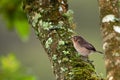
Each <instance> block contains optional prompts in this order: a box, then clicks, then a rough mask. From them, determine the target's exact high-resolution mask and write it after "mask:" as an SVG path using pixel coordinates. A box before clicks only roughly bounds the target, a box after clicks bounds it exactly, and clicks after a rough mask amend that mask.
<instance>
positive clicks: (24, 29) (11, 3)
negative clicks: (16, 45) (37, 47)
mask: <svg viewBox="0 0 120 80" xmlns="http://www.w3.org/2000/svg"><path fill="white" fill-rule="evenodd" d="M0 14H1V15H2V16H3V19H4V20H5V21H6V23H7V27H8V29H9V30H13V29H15V30H16V32H17V34H18V35H19V37H20V38H21V39H22V40H23V41H26V40H28V38H29V33H30V29H29V24H28V21H27V17H26V14H25V13H24V12H23V10H22V0H0Z"/></svg>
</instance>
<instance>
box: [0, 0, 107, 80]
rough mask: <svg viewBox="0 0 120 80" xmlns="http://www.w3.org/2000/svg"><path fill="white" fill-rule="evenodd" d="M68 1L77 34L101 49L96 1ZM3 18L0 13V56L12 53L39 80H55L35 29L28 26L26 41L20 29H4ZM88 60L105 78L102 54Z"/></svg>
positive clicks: (5, 24)
mask: <svg viewBox="0 0 120 80" xmlns="http://www.w3.org/2000/svg"><path fill="white" fill-rule="evenodd" d="M11 1H12V0H11ZM68 2H69V8H70V9H72V10H73V11H74V22H75V23H76V24H77V28H76V33H77V34H79V35H81V36H83V37H84V38H85V39H87V40H88V41H89V42H91V43H92V44H93V45H94V46H95V47H96V49H98V50H100V51H102V35H101V33H100V24H99V8H98V2H97V0H92V1H91V0H68ZM0 3H1V1H0ZM5 20H6V19H4V17H3V15H1V16H0V56H3V55H4V56H6V55H7V54H9V53H10V52H13V53H15V55H16V58H17V60H18V61H19V62H20V63H21V64H22V65H23V66H24V67H26V68H27V71H30V72H32V73H33V74H34V75H35V76H37V79H38V80H55V78H54V75H53V73H52V68H51V66H50V62H49V60H48V57H47V54H46V53H45V51H44V49H43V47H42V46H41V44H40V41H39V40H38V39H37V37H36V36H35V32H34V30H33V29H32V28H31V27H30V35H29V39H28V41H26V40H27V37H25V38H23V41H24V42H23V41H22V40H21V39H20V35H19V34H18V33H17V32H19V31H17V29H15V30H14V31H8V29H7V28H6V26H8V24H7V22H6V21H5ZM24 23H25V22H24ZM18 24H23V23H18ZM18 24H16V25H18ZM9 25H10V24H9ZM28 33H29V32H28ZM18 35H19V36H18ZM90 59H91V60H93V61H94V65H95V67H96V71H97V72H98V73H100V74H101V75H102V76H104V77H105V66H104V55H101V54H92V55H90Z"/></svg>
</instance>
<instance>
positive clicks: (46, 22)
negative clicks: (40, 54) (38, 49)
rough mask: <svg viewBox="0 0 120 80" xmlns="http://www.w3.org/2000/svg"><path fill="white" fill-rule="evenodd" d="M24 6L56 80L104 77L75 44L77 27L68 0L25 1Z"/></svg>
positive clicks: (97, 79)
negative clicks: (81, 56)
mask: <svg viewBox="0 0 120 80" xmlns="http://www.w3.org/2000/svg"><path fill="white" fill-rule="evenodd" d="M23 9H24V11H25V12H26V14H27V16H28V20H29V22H30V24H31V25H32V27H33V28H34V30H35V33H36V35H37V36H38V38H39V40H40V41H41V44H42V45H43V47H44V49H45V51H46V53H47V54H48V57H49V59H50V62H51V64H52V67H53V72H54V74H55V77H56V80H102V79H101V77H99V76H98V75H97V74H96V72H95V69H94V66H93V65H92V64H91V63H89V62H85V61H83V60H81V59H80V56H78V55H77V54H78V53H77V52H76V51H75V49H74V47H73V45H72V42H71V40H70V38H71V35H73V34H74V31H73V28H74V27H75V26H74V23H73V20H72V19H73V17H72V14H73V12H72V11H71V10H68V4H67V0H24V6H23Z"/></svg>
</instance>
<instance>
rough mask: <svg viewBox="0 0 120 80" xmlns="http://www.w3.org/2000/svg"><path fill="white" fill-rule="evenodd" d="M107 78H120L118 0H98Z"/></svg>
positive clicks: (109, 79) (115, 79) (110, 79)
mask: <svg viewBox="0 0 120 80" xmlns="http://www.w3.org/2000/svg"><path fill="white" fill-rule="evenodd" d="M98 1H99V6H100V7H99V8H100V19H101V31H102V34H103V49H104V51H105V65H106V72H107V80H119V79H120V73H119V72H120V33H119V32H120V17H119V5H118V0H98Z"/></svg>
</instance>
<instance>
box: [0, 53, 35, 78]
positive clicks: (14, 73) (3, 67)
mask: <svg viewBox="0 0 120 80" xmlns="http://www.w3.org/2000/svg"><path fill="white" fill-rule="evenodd" d="M0 80H37V79H36V77H35V76H32V75H31V74H30V72H29V71H27V70H26V69H24V68H23V67H22V66H21V64H20V62H19V61H18V60H17V59H16V57H15V56H14V55H13V54H9V55H8V56H6V57H5V56H1V57H0Z"/></svg>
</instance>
